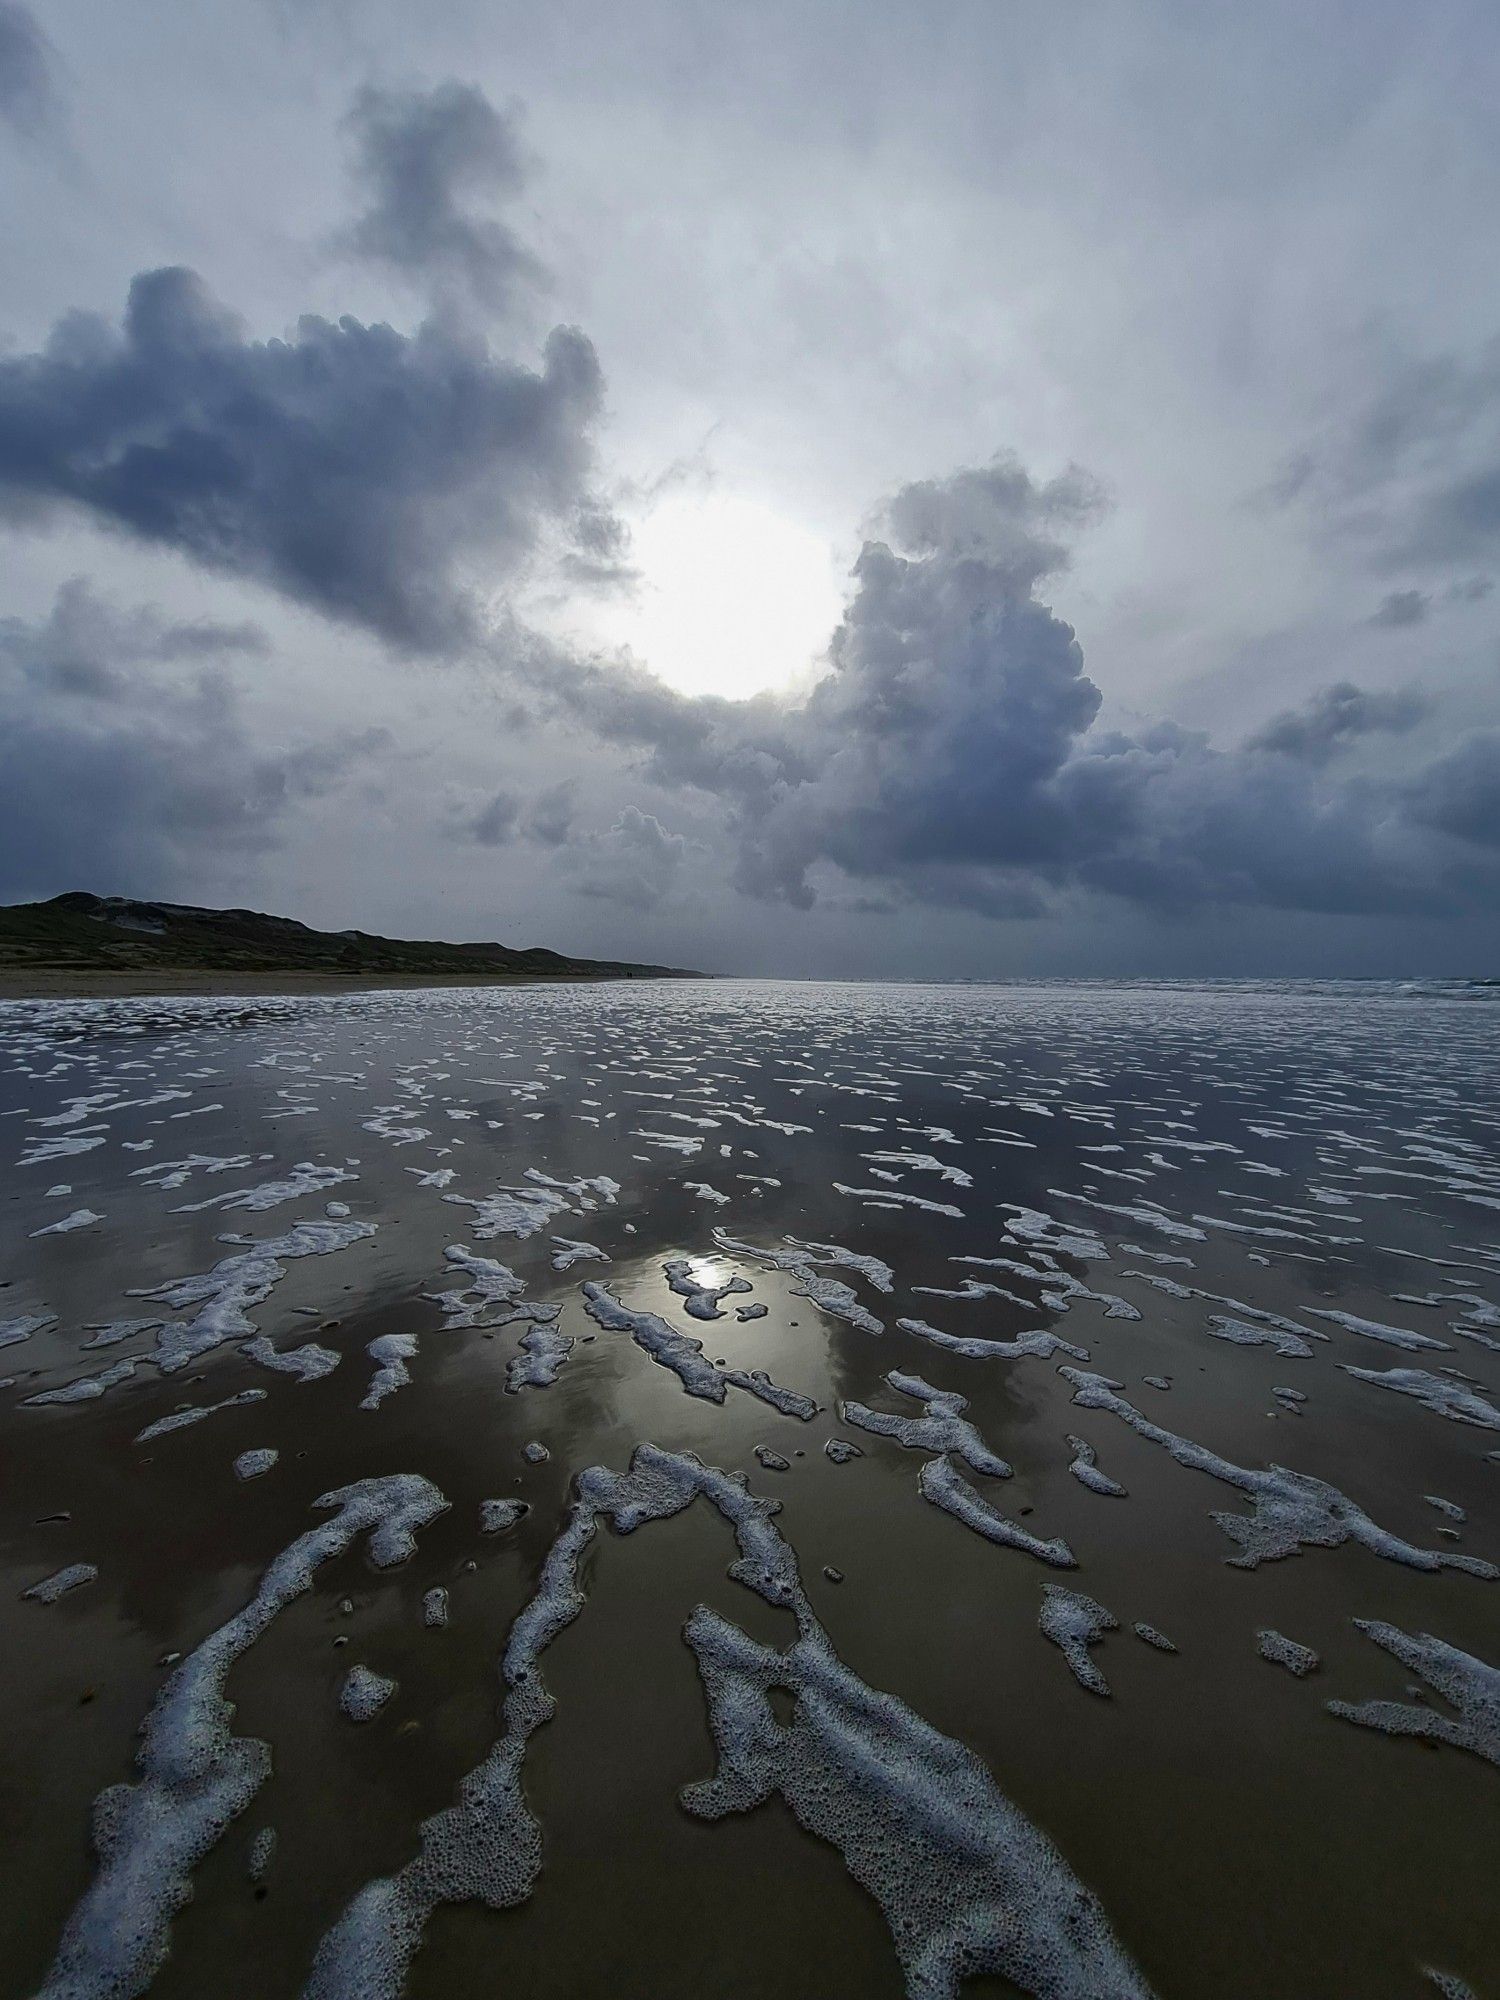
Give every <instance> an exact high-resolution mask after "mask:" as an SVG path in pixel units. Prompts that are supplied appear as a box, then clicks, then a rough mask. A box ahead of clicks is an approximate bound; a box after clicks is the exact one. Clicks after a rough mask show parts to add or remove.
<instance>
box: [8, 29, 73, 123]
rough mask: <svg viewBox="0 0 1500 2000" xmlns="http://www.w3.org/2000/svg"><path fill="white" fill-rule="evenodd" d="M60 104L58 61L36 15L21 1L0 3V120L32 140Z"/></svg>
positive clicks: (55, 115)
mask: <svg viewBox="0 0 1500 2000" xmlns="http://www.w3.org/2000/svg"><path fill="white" fill-rule="evenodd" d="M59 103H60V99H59V93H58V84H57V58H56V57H55V55H54V54H53V51H52V44H51V43H50V42H49V41H48V40H47V37H46V36H45V35H44V34H43V33H42V30H41V28H40V27H39V26H38V24H37V19H36V16H35V15H34V14H33V13H32V11H31V9H30V8H29V7H25V6H22V5H21V4H20V0H0V119H4V121H5V122H6V124H8V125H10V126H13V127H14V129H15V130H16V131H18V132H20V133H23V134H24V135H26V136H27V137H28V138H31V137H35V136H36V134H37V133H39V132H42V131H45V130H46V128H47V127H48V126H49V125H51V124H52V123H53V122H54V120H55V119H56V117H57V115H58V109H59Z"/></svg>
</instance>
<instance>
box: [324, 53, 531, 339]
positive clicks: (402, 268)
mask: <svg viewBox="0 0 1500 2000" xmlns="http://www.w3.org/2000/svg"><path fill="white" fill-rule="evenodd" d="M346 125H347V129H348V132H349V134H350V137H351V139H352V142H353V146H354V152H355V161H356V166H357V172H358V179H359V183H360V186H361V189H362V191H363V193H364V195H365V196H366V199H367V205H366V207H365V208H364V209H363V211H362V212H361V214H360V215H359V216H358V218H357V219H356V221H355V222H354V223H353V224H352V226H351V227H350V228H349V230H348V231H347V232H346V234H345V237H344V242H345V245H346V247H347V248H348V249H349V250H351V251H352V252H354V253H355V254H356V255H358V256H361V257H365V258H368V259H370V260H372V261H373V262H375V263H379V264H383V265H385V266H386V267H387V268H389V269H392V270H395V271H397V272H399V273H400V274H401V275H402V276H403V277H405V278H407V279H409V280H411V281H413V282H414V283H416V284H419V285H421V286H424V287H429V286H430V287H433V288H435V290H436V291H437V293H438V295H439V296H440V297H443V298H446V299H447V300H449V301H452V302H455V303H458V304H462V305H477V306H482V307H487V308H489V309H491V310H499V309H501V308H503V307H505V306H507V305H508V304H509V303H510V301H511V299H512V297H513V296H514V295H515V294H516V292H517V291H518V290H520V289H521V288H522V287H524V286H528V285H532V284H535V283H536V282H537V280H538V279H539V278H540V276H541V269H540V266H539V265H538V264H537V262H536V260H535V258H534V257H532V256H531V254H530V253H529V252H528V251H527V250H526V249H525V248H524V247H523V245H522V244H521V243H520V242H519V240H518V239H517V238H516V236H515V235H514V234H513V232H512V231H511V230H510V229H509V228H508V227H507V226H506V225H505V224H504V223H503V222H500V221H498V220H496V219H495V218H494V217H493V216H490V215H486V214H484V213H482V212H481V211H479V210H477V209H476V208H475V206H474V203H475V201H476V200H478V201H483V200H485V199H491V200H493V199H496V198H499V197H503V196H507V195H514V194H516V193H518V192H519V191H520V188H521V185H522V178H523V176H522V170H521V155H520V148H519V146H518V144H517V141H516V135H515V131H514V128H513V126H512V124H511V122H510V121H509V120H508V119H506V118H504V117H502V115H501V114H500V113H499V112H498V111H497V110H496V109H495V108H494V106H493V105H492V104H491V103H490V101H489V99H488V98H487V97H486V96H485V94H484V92H483V91H482V90H480V89H478V88H477V87H476V86H475V85H473V84H463V83H451V82H450V83H443V84H439V85H438V86H437V88H436V89H433V90H381V89H376V88H374V87H373V86H371V87H367V88H366V89H364V90H361V91H360V92H359V94H358V95H357V97H356V98H355V100H354V106H353V109H352V110H351V111H350V113H349V116H348V119H347V121H346Z"/></svg>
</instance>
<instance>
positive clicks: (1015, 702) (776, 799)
mask: <svg viewBox="0 0 1500 2000" xmlns="http://www.w3.org/2000/svg"><path fill="white" fill-rule="evenodd" d="M1100 504H1101V503H1100V497H1099V494H1098V492H1097V489H1095V488H1094V487H1093V486H1092V484H1091V483H1090V482H1089V481H1087V480H1086V479H1085V478H1084V477H1083V475H1081V474H1078V473H1076V472H1070V473H1068V474H1066V475H1064V476H1063V477H1062V478H1061V479H1060V480H1056V481H1053V482H1051V483H1045V484H1044V483H1037V482H1035V481H1033V480H1032V479H1031V478H1030V477H1029V476H1028V475H1027V474H1026V473H1025V472H1024V470H1022V469H1021V468H1020V467H1018V466H1017V465H1016V464H1015V463H1014V462H1013V461H1011V460H1008V459H1001V460H997V461H996V462H995V463H993V464H992V465H990V466H987V467H980V468H976V469H968V470H965V471H962V472H960V473H958V474H956V475H954V476H953V477H952V478H950V479H947V480H925V481H922V482H920V483H919V484H917V485H914V486H911V487H908V488H905V489H903V490H902V491H901V492H900V493H898V494H897V495H896V496H895V498H894V499H893V500H892V502H891V503H890V505H889V506H888V507H887V509H886V510H885V512H884V516H883V518H882V520H881V523H880V532H879V534H878V535H877V536H876V537H874V538H872V539H871V540H869V541H868V542H867V543H866V544H865V546H864V548H863V550H862V552H861V554H860V556H859V559H858V561H857V562H856V564H855V567H854V572H853V578H852V591H851V595H850V599H849V604H848V608H847V611H846V614H845V617H844V620H843V622H842V623H841V625H840V626H839V628H838V630H837V631H836V633H835V634H834V636H833V639H832V642H831V645H830V648H829V654H828V671H827V673H826V675H825V677H824V678H823V679H822V680H821V681H819V682H818V683H817V685H816V686H815V687H814V689H813V690H812V692H811V694H810V695H809V696H808V697H807V698H806V699H805V700H803V701H801V702H799V703H792V702H788V701H785V700H781V699H777V698H773V697H764V696H763V697H760V698H758V699H757V700H755V701H750V702H740V703H734V702H726V701H721V700H715V699H689V698H687V697H685V696H681V695H678V694H676V693H674V692H673V691H671V690H670V689H667V688H665V687H663V686H662V685H661V684H660V683H658V682H656V681H654V680H652V679H651V677H650V676H649V675H647V674H644V673H643V672H641V670H640V669H639V668H638V667H636V666H634V665H633V664H631V663H629V662H626V663H618V662H609V661H604V660H600V659H592V660H586V661H585V660H578V659H573V658H569V657H567V656H564V655H560V654H558V653H557V652H556V650H555V649H554V650H552V651H551V652H549V651H547V649H545V648H542V647H540V646H539V645H538V647H536V648H535V649H534V650H533V653H532V655H531V657H530V658H529V659H528V660H527V671H528V673H529V675H530V678H531V683H532V685H533V687H536V688H541V689H544V690H546V693H547V694H548V695H550V698H551V700H552V701H553V702H554V703H555V704H557V705H558V706H559V707H561V708H563V709H565V710H566V711H567V712H568V713H569V714H570V715H572V716H573V717H574V718H581V719H584V720H586V721H587V722H588V723H589V724H590V726H591V727H592V728H593V729H594V730H595V731H596V732H597V733H598V734H599V735H600V736H602V737H603V738H605V739H606V740H607V741H608V742H610V743H612V744H614V745H616V746H618V747H619V748H621V749H625V750H627V751H629V752H631V753H632V754H633V755H634V756H635V757H636V758H637V760H638V762H639V766H640V769H641V771H642V774H643V776H645V777H647V778H648V779H650V780H651V781H652V782H654V783H655V784H657V785H659V786H662V787H675V788H678V789H682V788H686V789H687V790H689V791H690V792H693V793H698V794H704V795H707V796H708V797H709V798H711V799H712V800H713V801H715V802H716V804H717V805H718V806H719V808H720V809H721V812H722V817H723V824H724V827H725V831H726V839H727V843H728V846H729V848H730V851H731V858H730V864H729V865H730V866H731V869H732V873H733V879H734V881H735V883H736V886H738V887H739V888H740V889H741V890H742V891H743V892H745V893H747V894H750V895H752V896H756V897H760V898H767V899H774V900H781V901H785V902H788V903H790V904H792V905H794V906H797V907H801V908H808V907H811V906H812V905H813V904H814V903H815V902H817V901H819V900H820V899H825V900H827V901H828V902H829V904H830V905H831V906H832V907H838V908H850V907H852V906H854V905H857V904H860V903H862V902H868V901H871V900H873V901H874V902H875V903H877V904H880V905H883V906H889V905H890V904H892V903H902V902H906V903H924V904H929V905H946V906H949V907H957V908H964V909H970V910H975V911H979V912H982V913H984V914H987V915H990V916H995V917H1026V916H1039V915H1043V914H1045V913H1047V912H1049V911H1054V910H1056V909H1058V908H1060V907H1063V906H1065V905H1069V904H1075V905H1076V904H1077V903H1078V901H1079V899H1080V898H1085V899H1086V898H1088V897H1090V896H1093V897H1108V898H1112V899H1119V900H1124V901H1127V902H1130V903H1134V904H1136V905H1140V906H1145V907H1148V908H1150V909H1152V910H1154V911H1156V912H1158V913H1163V914H1168V915H1186V914H1187V913H1189V912H1192V911H1197V910H1201V909H1203V908H1205V907H1212V906H1222V905H1226V904H1227V905H1238V906H1260V907H1265V908H1272V909H1283V910H1307V911H1322V912H1327V913H1336V914H1371V913H1395V912H1406V913H1411V912H1422V913H1427V912H1431V911H1433V910H1438V909H1451V908H1456V907H1458V906H1459V905H1460V903H1461V902H1462V900H1463V898H1464V897H1465V896H1471V897H1472V896H1473V895H1475V894H1482V895H1490V894H1492V893H1493V891H1494V887H1495V885H1494V884H1493V883H1492V882H1490V881H1489V879H1488V877H1484V876H1482V875H1476V874H1475V873H1474V871H1473V870H1472V869H1470V870H1468V871H1467V873H1466V874H1465V873H1464V872H1463V871H1459V872H1458V873H1455V872H1454V871H1453V869H1452V868H1451V867H1450V866H1449V865H1448V863H1447V862H1446V861H1445V859H1444V855H1443V853H1442V852H1441V851H1440V847H1441V843H1438V842H1435V841H1434V838H1433V835H1434V834H1435V833H1436V832H1438V831H1439V830H1443V829H1444V828H1445V824H1446V823H1445V820H1444V816H1443V814H1444V809H1443V807H1442V804H1441V801H1442V799H1443V797H1444V796H1445V788H1449V787H1451V788H1452V789H1453V790H1454V793H1455V796H1457V795H1458V793H1459V791H1460V789H1461V787H1460V780H1461V779H1462V780H1463V781H1464V784H1466V785H1467V790H1464V791H1463V792H1462V795H1463V797H1465V798H1466V799H1467V798H1470V797H1472V799H1473V800H1474V801H1475V803H1473V804H1471V805H1467V806H1464V807H1459V806H1457V805H1454V806H1452V807H1451V808H1450V809H1449V812H1448V820H1449V821H1451V822H1452V823H1453V825H1452V828H1451V829H1450V830H1456V827H1457V819H1458V818H1459V817H1462V818H1463V819H1464V824H1465V825H1466V826H1468V825H1472V824H1476V823H1478V822H1479V820H1480V819H1481V818H1482V814H1483V810H1484V807H1483V804H1482V800H1483V799H1484V797H1485V796H1486V794H1485V792H1484V789H1483V785H1482V783H1481V779H1480V774H1478V772H1477V770H1476V771H1472V772H1471V771H1468V767H1465V770H1464V771H1458V770H1453V771H1449V770H1446V769H1445V768H1443V767H1442V766H1441V765H1435V766H1433V767H1432V768H1431V769H1430V771H1429V772H1428V773H1427V774H1426V776H1425V777H1424V779H1423V781H1422V786H1421V788H1420V791H1418V790H1413V789H1412V788H1411V786H1410V785H1409V784H1405V783H1403V782H1401V781H1398V780H1382V781H1379V782H1377V781H1376V780H1375V779H1373V778H1370V777H1368V776H1364V775H1361V774H1360V773H1358V772H1354V773H1352V774H1351V773H1350V772H1347V771H1345V770H1342V769H1341V768H1339V764H1338V760H1339V758H1340V756H1341V754H1342V753H1344V752H1346V751H1348V750H1349V749H1350V748H1351V746H1353V745H1354V744H1356V743H1357V742H1359V741H1360V740H1361V739H1363V738H1366V737H1369V736H1371V735H1374V734H1376V733H1383V734H1386V735H1391V736H1397V735H1401V734H1404V733H1405V732H1407V731H1409V730H1410V729H1411V728H1412V727H1413V726H1414V724H1415V723H1416V722H1417V721H1418V720H1419V719H1420V718H1421V716H1422V715H1423V714H1424V712H1425V710H1424V704H1423V703H1422V701H1421V700H1420V699H1419V698H1418V697H1416V696H1415V695H1413V694H1412V693H1410V692H1407V691H1398V692H1395V693H1376V692H1371V691H1369V690H1366V689H1361V688H1359V687H1356V686H1354V685H1353V684H1351V683H1348V682H1339V683H1336V684H1334V685H1333V686H1331V687H1328V688H1325V689H1323V690H1321V691H1320V692H1319V693H1317V694H1316V695H1314V696H1313V697H1312V698H1311V699H1310V700H1309V701H1308V702H1307V703H1306V704H1304V705H1303V706H1302V707H1301V708H1299V709H1296V710H1291V711H1288V712H1286V713H1284V714H1282V715H1279V716H1277V717H1275V718H1274V719H1273V720H1272V721H1271V722H1270V723H1268V724H1267V725H1266V726H1265V727H1264V728H1263V729H1262V730H1261V731H1260V732H1258V734H1257V735H1256V736H1255V737H1254V738H1252V740H1251V741H1250V742H1248V743H1247V744H1245V745H1243V746H1241V747H1239V748H1238V749H1227V750H1226V749H1221V748H1218V747H1216V746H1215V745H1214V744H1213V743H1212V742H1210V741H1209V739H1208V738H1207V737H1206V736H1204V735H1202V734H1200V733H1197V732H1193V731H1189V730H1184V729H1181V728H1178V727H1176V726H1175V725H1172V724H1168V723H1161V724H1156V725H1152V726H1147V727H1143V728H1141V729H1138V730H1136V731H1134V732H1133V733H1127V732H1122V731H1108V730H1103V729H1101V728H1100V727H1099V725H1098V711H1099V707H1100V700H1101V697H1100V694H1099V690H1098V688H1097V687H1096V686H1095V685H1094V682H1093V681H1092V680H1091V679H1090V677H1089V676H1088V674H1087V673H1086V672H1085V670H1084V660H1083V654H1082V650H1081V648H1080V646H1079V643H1078V639H1077V636H1076V634H1075V632H1074V631H1073V629H1072V627H1071V626H1069V625H1068V624H1066V623H1065V622H1064V621H1063V620H1062V619H1061V618H1059V617H1058V616H1057V614H1056V613H1055V611H1054V610H1053V609H1052V608H1051V607H1050V606H1049V605H1048V604H1046V603H1045V602H1043V601H1042V598H1041V597H1040V595H1039V594H1038V593H1039V587H1040V586H1041V585H1043V584H1044V583H1045V582H1047V580H1048V579H1052V578H1056V577H1058V576H1060V575H1061V573H1062V572H1063V571H1064V570H1065V568H1066V565H1067V537H1068V536H1069V534H1070V533H1072V532H1075V531H1076V530H1078V529H1079V528H1081V527H1082V526H1084V525H1085V524H1086V523H1087V522H1088V521H1089V520H1090V519H1091V518H1092V517H1093V516H1094V515H1095V514H1096V513H1097V511H1098V509H1099V506H1100ZM544 698H545V697H544ZM1469 837H1470V838H1472V835H1470V836H1469Z"/></svg>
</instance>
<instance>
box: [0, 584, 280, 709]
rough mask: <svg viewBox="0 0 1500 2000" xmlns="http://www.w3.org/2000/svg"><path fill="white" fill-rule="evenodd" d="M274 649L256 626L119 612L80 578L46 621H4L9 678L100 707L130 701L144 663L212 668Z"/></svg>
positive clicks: (1, 646)
mask: <svg viewBox="0 0 1500 2000" xmlns="http://www.w3.org/2000/svg"><path fill="white" fill-rule="evenodd" d="M268 649H269V642H268V641H267V638H266V635H265V633H264V632H263V631H262V630H261V628H260V627H259V626H258V625H252V624H249V623H243V622H242V623H237V624H231V625H226V624H221V623H219V622H217V621H216V620H213V619H194V620H189V621H187V622H183V621H180V620H176V621H174V620H168V619H165V618H163V616H162V615H161V613H160V612H159V611H156V610H154V609H153V608H152V607H151V606H149V605H143V606H140V607H138V608H137V609H135V610H132V611H119V610H117V609H116V608H115V607H114V606H112V605H110V604H106V603H105V602H104V601H103V600H102V599H101V598H100V597H98V596H97V595H96V594H95V592H94V590H93V588H92V586H91V585H90V584H89V581H88V579H87V578H86V577H81V576H80V577H73V578H71V579H70V581H68V582H67V583H65V584H64V585H63V586H62V588H61V589H60V590H59V591H58V593H57V596H56V598H55V600H54V602H53V605H52V609H51V611H50V612H49V613H48V614H47V616H46V617H45V618H44V619H40V620H38V621H37V622H35V623H32V622H30V621H28V620H26V619H22V618H5V619H0V660H3V661H4V662H5V664H6V666H7V668H8V669H9V670H10V671H11V672H13V673H19V674H21V675H24V676H25V677H26V678H27V679H28V680H29V681H30V682H31V683H32V685H33V686H34V687H35V688H36V689H37V690H38V691H45V690H51V691H53V692H56V693H59V694H79V695H92V696H94V697H96V698H98V699H110V700H113V699H118V698H122V697H123V696H125V695H126V694H127V693H128V692H129V686H130V682H129V675H130V671H131V670H132V669H133V668H134V667H136V666H138V665H139V664H140V663H141V662H142V661H149V660H158V661H168V660H203V661H207V662H212V661H214V660H223V659H224V658H226V657H227V656H229V655H231V654H236V653H238V654H261V653H265V652H266V651H267V650H268Z"/></svg>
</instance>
